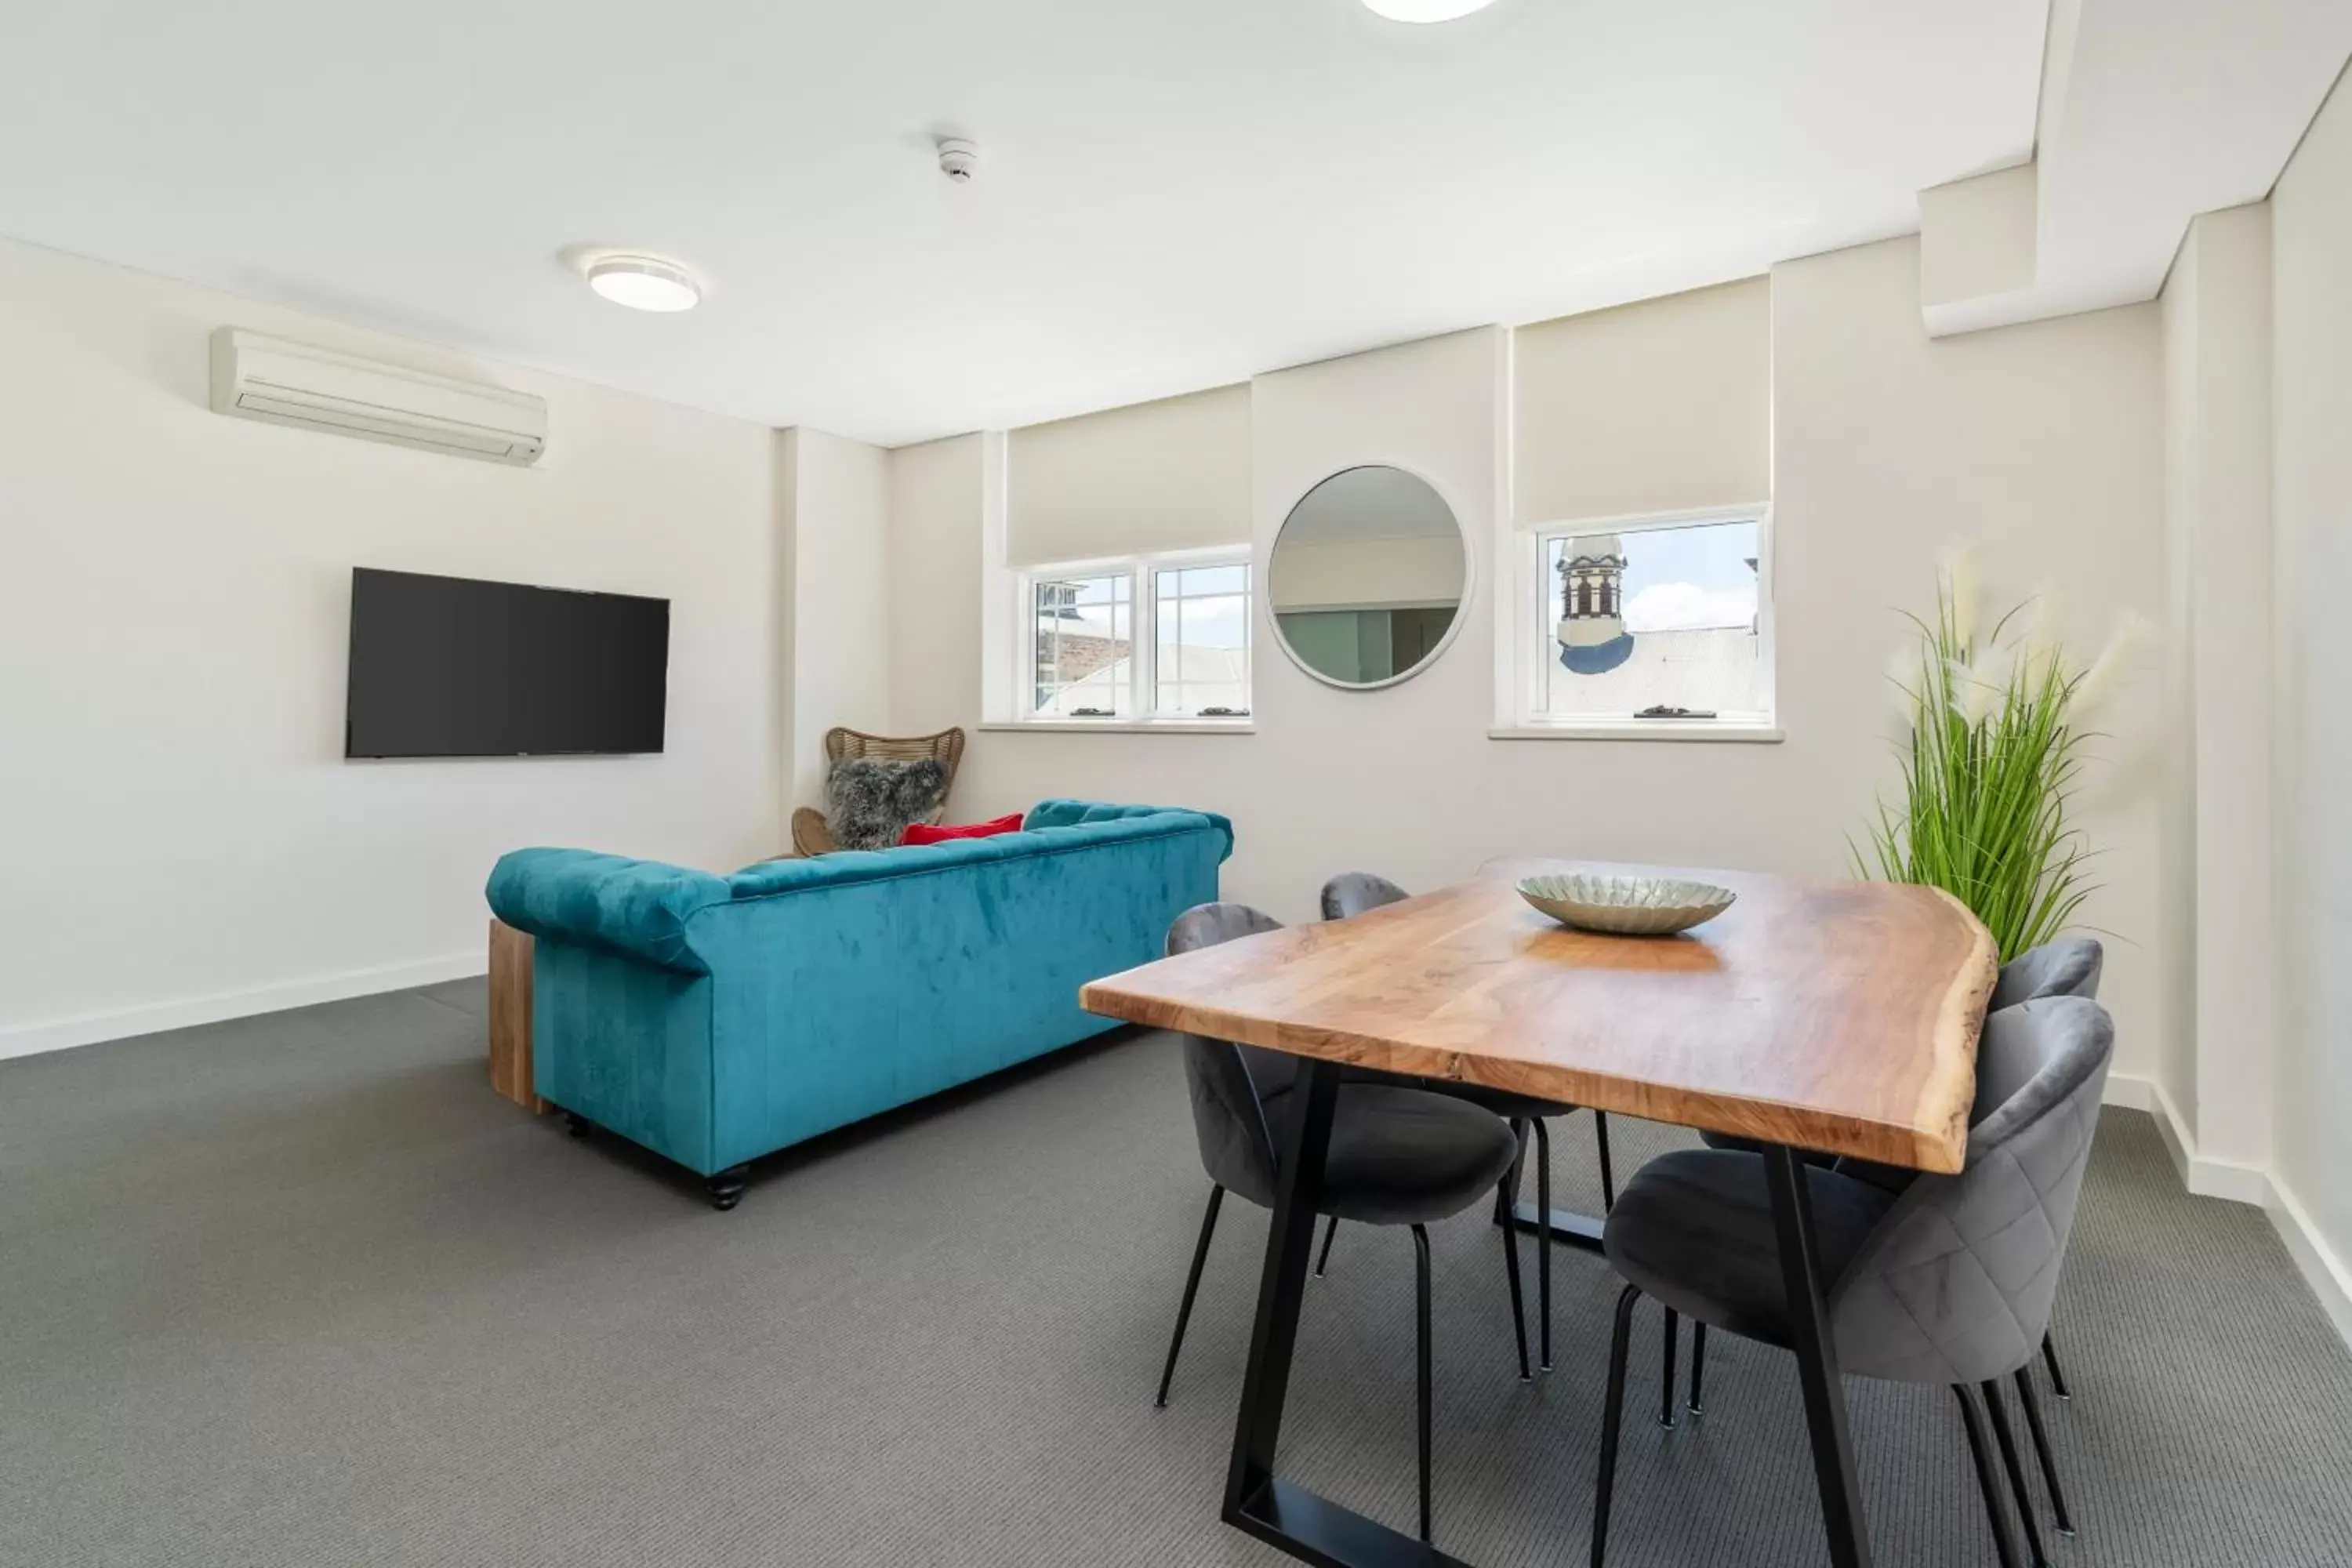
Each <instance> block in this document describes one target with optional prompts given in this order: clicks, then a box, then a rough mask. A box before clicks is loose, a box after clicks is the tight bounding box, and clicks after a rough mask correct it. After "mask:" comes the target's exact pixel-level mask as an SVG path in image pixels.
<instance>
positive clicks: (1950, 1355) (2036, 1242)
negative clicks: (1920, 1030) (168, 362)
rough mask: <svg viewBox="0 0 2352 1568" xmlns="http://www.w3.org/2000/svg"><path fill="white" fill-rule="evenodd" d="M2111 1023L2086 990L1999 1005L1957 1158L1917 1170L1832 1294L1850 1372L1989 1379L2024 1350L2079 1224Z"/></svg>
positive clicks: (2111, 1045) (2042, 1325) (1981, 1053)
mask: <svg viewBox="0 0 2352 1568" xmlns="http://www.w3.org/2000/svg"><path fill="white" fill-rule="evenodd" d="M2115 1036H2116V1031H2115V1024H2114V1022H2113V1021H2112V1020H2110V1019H2109V1018H2108V1016H2107V1011H2106V1009H2105V1008H2104V1007H2102V1006H2100V1005H2098V1004H2097V1003H2096V1002H2094V1001H2092V1000H2090V999H2089V998H2088V997H2082V996H2053V997H2046V998H2043V999H2042V1000H2040V1001H2035V1002H2027V1003H2024V1004H2022V1005H2019V1006H2015V1007H2011V1008H2009V1009H2007V1010H2005V1011H2002V1012H2000V1013H1996V1014H1993V1015H1992V1016H1990V1017H1989V1018H1988V1019H1987V1020H1986V1022H1985V1031H1984V1037H1983V1039H1982V1040H1981V1041H1980V1042H1979V1045H1978V1047H1977V1100H1976V1107H1975V1110H1974V1111H1973V1113H1972V1114H1971V1115H1970V1117H1969V1150H1968V1159H1967V1163H1966V1165H1965V1167H1964V1168H1963V1169H1962V1170H1961V1172H1960V1173H1959V1174H1958V1175H1952V1176H1936V1175H1924V1176H1921V1177H1920V1178H1919V1179H1918V1180H1916V1181H1915V1182H1913V1183H1912V1184H1911V1185H1910V1187H1909V1188H1908V1189H1906V1191H1905V1193H1904V1194H1903V1196H1902V1197H1901V1198H1899V1199H1898V1200H1896V1202H1895V1207H1894V1208H1893V1209H1892V1210H1890V1211H1889V1212H1888V1214H1887V1215H1886V1217H1885V1219H1884V1220H1882V1221H1881V1222H1880V1223H1879V1225H1878V1226H1877V1228H1876V1229H1875V1230H1874V1231H1873V1232H1872V1233H1871V1236H1870V1238H1869V1239H1868V1240H1867V1241H1865V1242H1864V1244H1863V1248H1862V1251H1861V1252H1860V1253H1859V1254H1858V1255H1857V1256H1856V1257H1855V1258H1854V1259H1853V1262H1852V1263H1851V1264H1849V1265H1848V1266H1847V1268H1846V1271H1845V1273H1844V1274H1843V1276H1842V1277H1841V1278H1840V1279H1838V1281H1837V1283H1836V1285H1835V1287H1834V1288H1833V1289H1832V1292H1831V1301H1830V1306H1831V1311H1832V1317H1833V1321H1834V1323H1835V1326H1836V1331H1837V1345H1838V1357H1839V1360H1840V1362H1841V1363H1843V1366H1844V1368H1845V1370H1846V1371H1848V1372H1852V1373H1861V1374H1862V1375H1864V1376H1865V1377H1884V1378H1891V1379H1894V1380H1895V1381H1897V1382H1902V1383H1929V1384H1936V1383H1941V1384H1954V1383H1982V1382H1983V1381H1985V1380H1986V1379H1987V1378H1992V1377H2002V1376H2006V1375H2007V1374H2009V1373H2012V1372H2015V1371H2016V1370H2017V1369H2018V1368H2020V1367H2021V1366H2023V1365H2024V1364H2025V1363H2027V1362H2028V1361H2030V1360H2031V1359H2032V1356H2033V1353H2034V1349H2035V1347H2036V1346H2038V1345H2039V1344H2040V1343H2041V1342H2042V1334H2043V1332H2044V1331H2047V1330H2048V1328H2049V1326H2050V1303H2051V1300H2052V1299H2053V1297H2054V1296H2055V1295H2056V1294H2057V1290H2058V1271H2059V1268H2060V1267H2061V1265H2062V1264H2063V1262H2064V1260H2065V1257H2066V1238H2067V1236H2068V1234H2069V1232H2071V1231H2072V1230H2073V1228H2074V1205H2075V1200H2076V1199H2077V1198H2078V1197H2079V1196H2080V1195H2081V1194H2082V1190H2083V1172H2084V1167H2085V1166H2086V1165H2087V1164H2088V1163H2089V1162H2090V1157H2091V1139H2092V1135H2093V1134H2094V1133H2095V1131H2097V1129H2098V1122H2099V1096H2100V1093H2101V1091H2102V1090H2103V1089H2104V1088H2105V1084H2106V1079H2107V1063H2108V1060H2109V1058H2111V1057H2112V1056H2113V1055H2114V1051H2115Z"/></svg>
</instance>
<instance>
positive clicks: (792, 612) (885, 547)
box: [771, 428, 891, 852]
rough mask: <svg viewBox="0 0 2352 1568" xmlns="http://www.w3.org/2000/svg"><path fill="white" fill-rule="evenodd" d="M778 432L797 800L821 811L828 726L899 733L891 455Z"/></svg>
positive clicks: (813, 433) (807, 433)
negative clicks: (894, 700) (893, 687)
mask: <svg viewBox="0 0 2352 1568" xmlns="http://www.w3.org/2000/svg"><path fill="white" fill-rule="evenodd" d="M779 439H780V444H781V445H782V448H783V457H782V465H783V488H782V500H783V506H784V509H785V510H786V512H787V514H788V518H789V522H788V526H787V537H788V538H789V539H790V540H791V542H792V544H791V551H790V567H789V570H788V571H787V573H786V574H785V575H786V584H785V588H784V597H783V600H782V603H783V604H784V605H787V606H788V607H789V614H788V618H789V619H790V621H791V624H792V648H793V652H792V662H791V690H792V727H793V740H792V757H793V762H792V791H793V799H792V804H793V805H814V806H817V807H819V808H820V809H821V808H822V807H823V806H824V770H825V758H824V732H825V731H827V730H830V729H832V728H833V727H834V726H835V725H836V724H842V725H846V726H847V727H849V728H850V729H852V730H864V731H867V732H868V733H873V734H887V733H890V732H891V724H890V611H891V590H890V581H889V567H890V561H889V548H890V527H889V523H890V456H889V454H888V453H887V452H886V451H884V450H883V449H882V448H881V447H869V446H867V445H866V443H865V442H863V441H852V440H850V439H848V438H847V437H842V436H829V435H827V434H825V433H824V431H822V430H810V429H804V428H803V429H794V430H787V431H785V432H783V433H782V437H780V438H779ZM777 849H779V850H781V849H782V845H781V844H780V845H778V846H777ZM771 852H773V851H771Z"/></svg>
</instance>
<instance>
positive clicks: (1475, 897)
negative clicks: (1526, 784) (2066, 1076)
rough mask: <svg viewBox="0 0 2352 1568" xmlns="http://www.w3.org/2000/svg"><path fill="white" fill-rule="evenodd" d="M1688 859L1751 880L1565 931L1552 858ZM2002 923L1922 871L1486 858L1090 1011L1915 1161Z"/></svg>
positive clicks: (1987, 980) (1947, 1091)
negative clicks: (1531, 894) (1826, 875)
mask: <svg viewBox="0 0 2352 1568" xmlns="http://www.w3.org/2000/svg"><path fill="white" fill-rule="evenodd" d="M1575 870H1581V871H1593V872H1601V873H1613V874H1619V875H1658V876H1679V877H1693V878H1697V879H1703V880H1706V881H1711V882H1715V883H1717V884H1720V885H1721V886H1723V887H1726V888H1729V889H1732V890H1733V891H1734V892H1735V893H1737V894H1738V902H1736V903H1734V904H1733V905H1732V906H1731V908H1730V909H1728V910H1726V911H1724V913H1722V914H1720V915H1718V916H1717V917H1716V918H1715V919H1714V920H1712V921H1707V922H1706V924H1704V925H1701V926H1698V927H1696V929H1694V930H1692V931H1686V932H1685V933H1683V934H1682V935H1680V936H1673V937H1622V936H1604V935H1600V934H1596V933H1593V932H1589V931H1570V930H1569V929H1567V928H1565V927H1563V926H1560V925H1558V924H1556V923H1555V922H1553V921H1551V920H1550V919H1549V918H1547V917H1546V916H1544V915H1542V914H1539V913H1538V912H1537V911H1536V910H1532V909H1530V908H1528V905H1527V904H1526V902H1525V901H1524V900H1521V899H1520V898H1519V896H1518V894H1517V891H1516V890H1515V889H1514V888H1513V886H1512V884H1513V883H1514V882H1515V881H1517V879H1519V878H1521V877H1524V876H1528V875H1530V874H1533V873H1536V872H1539V871H1575ZM1996 968H1997V965H1996V962H1995V954H1994V949H1993V942H1992V938H1991V935H1990V933H1989V932H1988V931H1986V930H1985V928H1984V927H1983V925H1982V924H1980V923H1979V921H1977V919H1976V917H1975V916H1973V915H1971V914H1970V913H1969V911H1968V910H1967V909H1966V908H1964V907H1963V906H1962V905H1961V904H1960V903H1959V901H1958V900H1956V899H1954V898H1952V897H1951V896H1949V895H1948V894H1946V893H1943V892H1941V891H1938V890H1937V889H1931V888H1917V887H1906V886H1901V885H1896V884H1890V883H1885V882H1862V881H1846V882H1829V881H1804V880H1799V879H1791V878H1784V877H1767V876H1759V875H1755V874H1752V873H1748V872H1742V871H1691V870H1681V869H1668V868H1656V867H1636V866H1610V865H1601V864H1594V863H1589V862H1580V861H1564V860H1497V861H1493V862H1490V863H1489V864H1488V865H1486V866H1485V867H1483V868H1480V870H1479V873H1478V875H1477V876H1476V877H1475V878H1473V879H1471V880H1469V881H1466V882H1463V883H1460V884H1457V885H1456V886H1454V887H1450V888H1444V889H1439V890H1437V891H1435V892H1432V893H1426V894H1423V895H1422V896H1421V897H1419V898H1413V899H1408V900H1404V901H1403V902H1402V903H1396V904H1391V905H1388V906H1386V907H1385V908H1382V909H1378V910H1372V911H1370V913H1368V914H1362V915H1358V916H1356V917H1355V918H1354V919H1351V920H1345V921H1328V922H1326V923H1324V924H1320V925H1304V926H1292V927H1289V928H1286V929H1285V930H1282V931H1268V932H1266V933H1265V934H1263V935H1259V936H1252V937H1244V938H1243V939H1241V940H1240V941H1237V942H1225V943H1223V944H1221V945H1219V946H1216V947H1212V948H1204V949H1202V950H1200V951H1198V952H1188V953H1182V954H1179V955H1178V956H1176V957H1173V958H1166V959H1161V960H1160V961H1159V962H1158V963H1147V964H1144V965H1142V966H1141V967H1140V968H1137V969H1130V970H1128V971H1127V972H1126V973H1121V974H1114V975H1111V976H1108V978H1106V979H1102V980H1097V981H1096V982H1094V983H1093V984H1089V985H1087V986H1086V987H1085V988H1084V989H1083V990H1082V991H1081V992H1080V993H1079V1002H1080V1005H1083V1006H1084V1007H1086V1008H1087V1010H1088V1011H1089V1012H1094V1013H1098V1014H1103V1015H1105V1016H1110V1017H1115V1018H1123V1019H1127V1020H1129V1021H1130V1022H1133V1023H1138V1024H1145V1025H1150V1026H1154V1027H1159V1028H1168V1029H1183V1030H1189V1031H1191V1032H1192V1033H1194V1034H1199V1035H1206V1036H1209V1037H1213V1038H1216V1039H1224V1040H1239V1041H1242V1042H1244V1044H1247V1045H1253V1046H1264V1047H1267V1048H1269V1049H1272V1050H1277V1051H1285V1052H1288V1053H1290V1054H1292V1055H1294V1056H1304V1057H1318V1058H1325V1059H1327V1060H1331V1061H1339V1062H1348V1063H1352V1064H1355V1065H1358V1066H1362V1067H1370V1068H1381V1069H1384V1070H1386V1071H1390V1072H1400V1073H1412V1074H1417V1075H1419V1076H1422V1077H1425V1078H1438V1079H1456V1080H1461V1081H1465V1082H1470V1083H1479V1084H1485V1085H1487V1086H1489V1087H1491V1088H1495V1089H1509V1090H1512V1091H1514V1092H1516V1093H1521V1094H1528V1095H1534V1096H1537V1097H1539V1098H1542V1099H1546V1100H1562V1101H1565V1102H1567V1103H1569V1104H1571V1105H1581V1106H1589V1107H1591V1108H1592V1109H1593V1110H1607V1111H1622V1112H1623V1113H1625V1114H1627V1115H1631V1116H1640V1117H1645V1118H1648V1119H1650V1120H1652V1121H1667V1122H1675V1123H1678V1124H1681V1125H1683V1126H1686V1127H1697V1128H1703V1129H1706V1130H1707V1131H1717V1132H1731V1133H1738V1134H1739V1135H1741V1136H1743V1137H1748V1138H1753V1139H1757V1140H1759V1141H1762V1142H1771V1143H1784V1144H1790V1145H1793V1146H1795V1147H1798V1148H1802V1149H1811V1150H1818V1151H1821V1152H1825V1153H1831V1154H1853V1155H1858V1156H1861V1157H1862V1158H1864V1159H1869V1160H1875V1161H1879V1162H1882V1163H1887V1164H1894V1165H1905V1166H1909V1167H1912V1168H1914V1169H1918V1170H1926V1171H1957V1170H1958V1169H1959V1168H1960V1164H1961V1160H1962V1156H1963V1155H1964V1154H1965V1152H1966V1151H1967V1143H1968V1120H1969V1107H1970V1104H1971V1102H1972V1101H1973V1100H1974V1098H1975V1085H1976V1045H1977V1033H1978V1030H1979V1028H1980V1027H1981V1026H1982V1025H1983V1022H1984V1011H1985V1004H1986V1000H1987V998H1988V997H1989V996H1990V994H1991V991H1992V984H1993V978H1994V974H1995V972H1996Z"/></svg>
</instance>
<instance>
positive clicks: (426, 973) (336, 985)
mask: <svg viewBox="0 0 2352 1568" xmlns="http://www.w3.org/2000/svg"><path fill="white" fill-rule="evenodd" d="M488 967H489V958H488V952H487V951H483V950H478V951H476V952H461V953H452V954H449V955H448V956H446V957H443V958H430V959H425V960H424V961H422V962H420V963H388V964H383V965H381V966H379V967H377V968H373V969H352V970H346V971H344V972H343V973H340V974H325V975H320V976H319V977H317V978H315V979H310V980H292V981H287V982H285V983H283V984H277V985H257V986H254V987H252V988H250V989H247V990H244V991H222V992H217V993H215V994H212V995H209V996H190V997H185V998H184V999H182V1000H180V1001H176V1002H154V1003H149V1004H147V1005H144V1006H140V1007H126V1008H123V1009H121V1011H118V1012H111V1013H84V1014H82V1015H80V1016H78V1017H72V1018H56V1019H50V1020H47V1021H45V1022H42V1023H38V1024H20V1025H17V1026H15V1027H13V1028H6V1029H0V1060H5V1058H9V1057H29V1056H32V1055H34V1054H36V1053H37V1052H40V1051H59V1050H63V1049H65V1048H66V1047H68V1046H89V1045H95V1044H97V1043H98V1042H99V1041H100V1040H120V1039H125V1038H128V1037H131V1036H133V1035H152V1034H158V1033H161V1032H162V1031H163V1030H165V1029H187V1028H193V1027H194V1026H196V1025H199V1024H217V1023H220V1022H222V1021H223V1020H225V1019H228V1018H247V1017H251V1016H254V1015H255V1014H257V1013H281V1012H284V1011H285V1010H286V1009H287V1008H289V1007H308V1006H310V1005H313V1004H315V1003H320V1002H340V1001H341V1000H343V999H344V998H345V997H347V996H372V995H374V994H376V993H378V992H380V991H405V990H407V989H408V988H409V987H410V986H412V985H431V984H434V983H436V981H442V980H462V979H464V978H466V977H467V975H472V974H480V973H486V972H487V970H488Z"/></svg>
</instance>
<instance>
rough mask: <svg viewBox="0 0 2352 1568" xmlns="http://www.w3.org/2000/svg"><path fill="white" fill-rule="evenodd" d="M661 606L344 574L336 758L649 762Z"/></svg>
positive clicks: (662, 642)
mask: <svg viewBox="0 0 2352 1568" xmlns="http://www.w3.org/2000/svg"><path fill="white" fill-rule="evenodd" d="M668 677H669V601H668V600H667V599H641V598H636V597H634V596H632V595H626V594H586V593H575V592H572V591H571V590H569V589H563V588H533V587H529V586H526V585H524V584H520V583H483V582H477V581H474V580H473V579H471V578H466V577H432V576H425V575H424V574H419V573H415V572H380V571H377V570H375V569H373V568H372V567H366V566H362V567H356V568H354V569H353V570H352V663H351V686H350V695H349V700H348V702H347V704H346V706H345V710H344V719H343V754H344V755H345V756H347V757H528V756H580V755H583V754H596V753H619V752H658V751H660V750H661V749H662V718H663V712H664V708H665V700H666V698H667V689H668Z"/></svg>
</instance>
